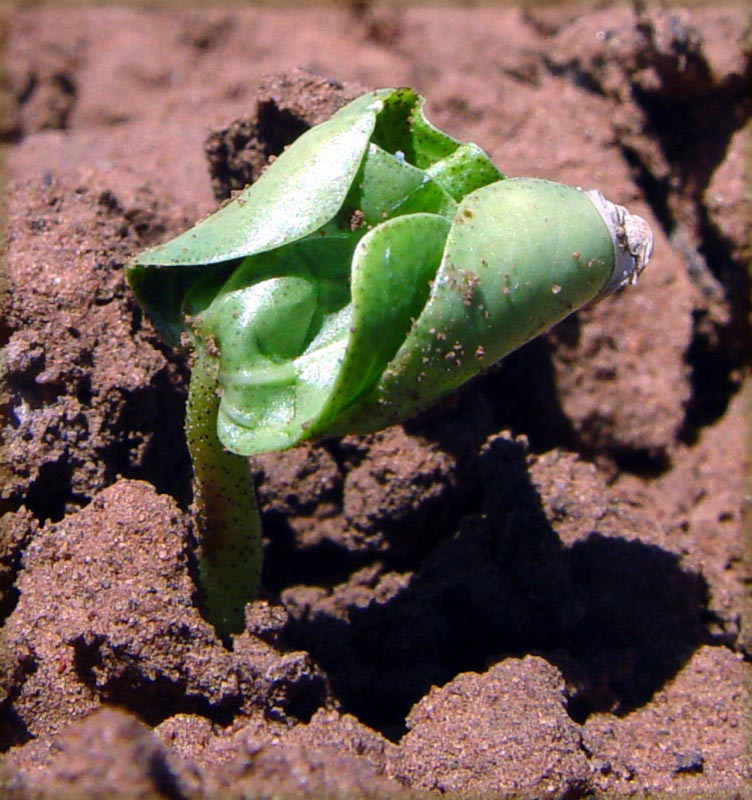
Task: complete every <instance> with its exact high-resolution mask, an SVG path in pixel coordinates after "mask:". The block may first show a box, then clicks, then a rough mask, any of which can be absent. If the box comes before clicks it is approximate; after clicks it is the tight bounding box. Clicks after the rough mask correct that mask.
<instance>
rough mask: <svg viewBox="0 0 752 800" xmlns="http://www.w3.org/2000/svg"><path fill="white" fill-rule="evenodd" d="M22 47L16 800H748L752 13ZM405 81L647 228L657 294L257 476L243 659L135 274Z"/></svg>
mask: <svg viewBox="0 0 752 800" xmlns="http://www.w3.org/2000/svg"><path fill="white" fill-rule="evenodd" d="M5 22H6V36H5V40H6V44H5V81H4V87H5V93H6V99H7V103H6V106H7V108H6V111H7V113H6V114H5V117H4V118H3V120H2V127H1V128H0V134H1V135H2V137H3V141H4V143H5V158H6V171H7V175H8V180H9V191H8V193H7V197H6V207H7V225H6V243H5V247H4V262H5V263H4V275H3V279H4V282H3V286H2V290H3V293H2V304H3V309H2V318H1V319H2V322H1V324H0V344H2V353H3V358H2V370H3V379H2V404H1V406H0V408H1V409H2V411H1V412H0V413H1V416H0V424H1V425H2V437H3V438H2V442H3V450H2V460H1V462H0V464H1V466H2V480H0V513H1V514H2V527H1V528H0V608H1V610H2V615H3V618H4V620H5V622H4V626H3V628H2V633H1V634H0V635H1V637H2V647H1V648H0V745H1V746H2V751H3V756H2V762H1V763H0V793H1V794H2V796H4V797H10V798H27V797H28V798H31V797H33V798H61V797H88V798H93V797H123V798H145V797H162V798H171V799H173V800H174V799H176V798H177V799H180V800H193V798H204V797H223V798H250V797H253V798H262V797H272V796H273V797H316V798H324V797H373V798H382V797H383V798H387V797H392V798H418V797H436V796H439V795H442V794H443V795H448V796H450V797H484V798H485V797H492V798H513V797H514V798H516V797H530V798H532V797H550V798H566V799H567V800H573V798H581V797H609V798H612V797H646V798H655V797H663V796H674V797H677V798H678V797H681V798H687V797H692V796H695V797H713V798H721V797H724V798H743V797H749V796H750V794H749V790H748V789H747V788H746V786H747V784H748V783H749V781H750V778H752V774H751V770H750V762H749V751H748V744H749V742H748V733H749V731H748V728H747V722H746V712H748V711H749V704H748V692H747V689H748V681H749V672H750V665H749V656H750V654H751V650H750V648H751V642H752V638H751V637H750V618H749V616H745V602H746V600H747V597H746V594H745V592H746V591H748V585H749V562H748V560H746V559H747V558H748V556H749V552H747V553H746V555H745V551H744V546H743V544H744V543H743V531H742V528H743V521H742V513H741V512H742V498H743V484H744V475H745V470H748V461H747V460H746V459H747V457H748V454H747V453H746V452H745V450H744V445H745V440H746V437H747V436H748V435H749V434H748V431H747V430H746V429H745V402H746V401H745V397H746V394H745V392H746V387H745V385H744V383H743V381H742V377H743V372H744V368H745V361H744V359H745V353H746V351H747V348H748V346H749V339H750V336H749V296H750V291H749V290H750V286H749V273H748V271H747V264H748V260H749V255H750V252H749V251H750V221H749V220H750V213H749V207H748V205H745V203H748V194H745V192H748V186H749V183H746V184H745V169H746V167H747V165H748V163H749V160H748V159H749V150H748V148H749V133H750V125H751V124H752V123H750V105H751V104H750V97H749V94H748V91H747V88H746V87H748V85H749V81H750V78H752V67H751V64H752V39H751V37H750V17H749V16H748V15H747V14H746V13H745V12H744V10H743V8H742V6H740V5H735V6H728V7H725V6H715V5H714V6H709V7H707V8H703V7H701V6H700V7H696V8H693V10H691V11H687V10H684V9H681V8H673V9H671V10H655V9H652V8H648V9H647V10H645V9H642V10H640V9H639V8H637V9H635V8H631V7H628V6H622V5H619V6H609V7H605V8H602V9H601V10H598V11H591V12H589V13H585V12H584V11H582V10H581V9H579V8H578V7H577V6H576V5H573V6H564V7H561V8H541V7H536V6H533V7H531V8H530V9H529V10H527V11H525V10H522V9H519V8H515V7H510V8H494V7H483V8H475V9H470V8H459V7H456V8H455V7H437V8H402V9H394V8H391V9H390V8H384V7H380V6H372V5H371V4H369V3H368V2H360V3H353V4H352V5H349V6H321V7H316V8H300V9H297V10H294V11H293V10H292V9H286V10H283V11H278V10H273V9H271V8H263V7H258V8H253V9H250V8H249V9H244V10H235V9H228V10H217V9H214V10H204V11H199V10H179V11H167V10H159V9H157V8H151V9H147V8H144V9H138V8H116V7H114V8H93V7H92V8H68V9H62V8H60V9H55V8H47V9H42V8H38V9H34V8H27V9H25V10H22V9H17V10H13V9H12V8H11V9H10V10H7V13H6V19H5ZM298 67H304V68H306V69H302V70H301V69H297V68H298ZM269 76H271V77H269ZM394 85H411V86H414V87H416V88H417V89H418V90H419V91H420V92H421V93H423V94H424V95H426V96H427V98H428V112H429V115H430V116H431V118H432V119H433V120H434V121H435V122H436V123H437V124H438V125H439V126H440V127H443V128H445V129H446V130H448V131H450V132H451V133H453V134H454V135H456V136H458V137H459V138H462V139H465V140H471V141H475V142H477V143H479V144H480V145H481V146H482V147H484V148H485V149H486V150H487V151H488V152H489V153H490V154H491V156H492V157H493V158H494V160H495V161H496V163H497V164H498V165H499V166H500V167H501V169H502V170H504V171H506V172H507V173H508V174H510V175H535V176H541V177H547V178H551V179H554V180H560V181H563V182H567V183H571V184H575V185H582V186H586V187H597V188H600V189H601V190H602V191H604V193H605V194H607V196H609V197H610V198H612V199H614V200H616V201H618V202H620V203H623V204H625V205H627V206H629V207H630V209H631V210H634V211H635V212H637V213H639V214H641V215H643V216H645V217H646V218H647V219H648V220H649V221H650V222H651V224H652V226H653V228H654V230H655V232H656V237H657V238H656V252H655V257H654V261H653V263H652V264H651V266H650V268H649V270H648V271H647V272H646V274H645V275H644V277H643V280H641V282H640V284H639V285H638V286H637V287H636V288H634V289H630V290H629V291H628V292H625V293H624V294H623V295H621V296H618V297H613V298H609V299H608V300H606V301H604V302H602V303H600V304H598V305H596V306H594V307H591V308H588V309H586V310H584V311H583V312H581V313H579V314H578V315H576V316H574V317H572V318H570V319H568V320H566V321H565V322H564V323H562V324H561V325H559V326H558V327H557V328H556V329H554V330H553V331H551V332H550V333H549V334H547V335H546V336H544V337H542V338H541V339H539V340H537V341H535V342H533V343H531V344H530V345H528V346H526V347H524V348H522V349H521V350H520V351H518V352H516V353H514V354H513V355H511V356H510V357H508V358H507V359H506V360H505V361H504V362H503V363H502V364H501V365H499V366H498V367H496V368H495V369H493V370H492V371H490V372H489V373H488V374H486V375H484V376H483V377H481V378H480V379H478V380H476V381H475V382H474V383H473V384H472V385H470V386H468V387H466V388H465V389H464V390H463V391H461V392H460V393H459V394H457V395H456V396H454V397H452V398H450V399H448V400H447V401H445V402H444V403H442V404H441V405H440V406H439V407H437V408H435V409H433V410H432V411H431V412H430V413H426V414H424V415H423V416H421V417H419V418H417V419H415V420H412V421H410V422H409V423H407V424H405V425H403V426H398V427H394V428H390V429H388V430H386V431H383V432H381V433H378V434H375V435H372V436H367V437H346V438H345V439H343V440H337V441H325V442H322V443H319V444H316V445H306V446H303V447H299V448H297V449H295V450H292V451H290V452H286V453H282V454H274V455H268V456H265V457H262V458H257V459H254V460H253V464H252V465H253V471H254V476H255V480H256V483H257V486H258V489H259V493H260V498H261V503H262V507H263V515H264V523H265V530H266V544H265V546H266V560H265V588H264V596H263V597H262V599H260V600H259V601H257V602H256V603H254V604H252V605H251V606H249V608H248V614H247V630H246V632H244V633H243V634H242V635H241V636H238V637H237V638H236V640H235V644H234V648H233V649H232V650H228V649H225V648H223V647H222V645H221V644H220V643H219V642H218V641H217V639H216V638H215V636H214V634H213V631H212V629H211V628H210V627H209V626H208V625H207V624H206V623H205V622H204V620H203V619H202V617H201V616H200V614H199V612H198V611H197V610H196V605H195V583H194V575H195V560H194V555H193V546H194V530H193V527H192V521H191V517H190V514H189V507H190V501H191V497H190V466H189V463H188V459H187V453H186V449H185V443H184V438H183V434H182V430H181V425H182V410H183V405H184V402H185V394H186V378H187V369H186V366H185V362H184V360H183V359H182V357H181V356H180V355H179V354H176V353H172V352H170V351H169V350H167V349H166V348H165V347H163V346H162V345H161V344H160V342H159V341H158V339H157V337H156V336H155V334H154V332H153V330H152V329H151V327H150V326H149V324H148V323H147V322H146V321H145V320H144V318H143V317H142V315H141V313H140V311H139V309H138V308H137V306H136V305H135V303H134V301H133V299H132V298H131V296H130V294H129V292H128V290H127V288H126V286H125V283H124V280H123V266H124V264H125V263H126V262H127V260H128V258H129V257H130V256H132V255H133V254H134V253H135V252H136V251H138V250H139V249H141V248H143V247H144V246H146V245H148V244H152V243H155V242H157V241H161V240H164V239H166V238H167V237H169V236H171V235H174V234H175V233H177V232H179V231H181V230H183V229H184V228H186V227H187V226H188V225H189V224H190V223H191V222H192V221H194V220H195V219H196V218H197V217H198V216H200V215H202V214H205V213H208V212H209V211H211V210H212V209H213V208H215V207H216V204H217V202H218V201H220V200H222V199H223V198H225V197H227V196H229V194H230V193H231V192H232V191H233V190H234V189H236V188H239V187H240V186H243V185H244V184H245V183H247V182H249V181H252V180H254V179H255V178H256V177H257V176H258V174H259V171H260V170H261V169H262V168H263V166H264V164H265V163H266V161H267V159H268V158H269V157H270V156H273V155H274V154H276V153H278V152H280V150H281V148H282V147H284V145H285V144H287V143H288V142H289V141H291V140H292V139H293V138H294V137H295V136H297V135H298V134H299V133H300V132H301V131H303V130H305V129H306V128H307V127H308V126H309V125H311V124H314V123H316V122H319V121H321V120H322V119H323V118H325V117H326V116H328V115H329V114H330V113H331V112H332V111H333V110H334V109H335V108H337V107H339V106H340V105H341V104H343V103H344V102H345V101H346V100H347V99H348V98H350V97H352V96H354V95H355V94H357V93H358V92H359V91H362V90H363V89H368V88H374V87H377V86H394Z"/></svg>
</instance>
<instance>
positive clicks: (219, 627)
mask: <svg viewBox="0 0 752 800" xmlns="http://www.w3.org/2000/svg"><path fill="white" fill-rule="evenodd" d="M218 411H219V395H218V384H217V376H216V366H215V364H214V362H213V361H212V360H211V359H210V358H209V357H207V356H206V355H205V354H202V353H199V354H197V356H196V361H195V364H194V365H193V370H192V372H191V381H190V388H189V392H188V403H187V406H186V413H185V432H186V439H187V441H188V449H189V451H190V454H191V461H192V462H193V496H194V505H195V507H196V512H197V523H198V529H199V536H200V544H201V560H200V562H199V581H200V584H201V589H202V590H203V594H204V604H205V609H206V617H207V619H208V620H209V622H211V624H212V625H213V626H214V628H215V629H216V631H217V633H218V634H219V636H220V638H222V639H225V640H226V639H228V638H229V635H230V634H232V633H240V632H241V631H242V630H243V628H244V625H245V613H244V609H245V604H246V603H248V602H250V601H251V600H253V599H254V598H255V597H256V596H257V594H258V591H259V587H260V583H261V555H262V552H261V518H260V516H259V512H258V506H257V504H256V494H255V491H254V488H253V481H252V479H251V474H250V470H249V467H248V461H247V459H245V458H244V457H242V456H239V455H236V454H235V453H231V452H229V451H228V450H226V449H225V448H224V447H223V446H222V443H221V442H220V441H219V438H218V436H217V413H218Z"/></svg>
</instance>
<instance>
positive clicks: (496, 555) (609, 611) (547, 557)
mask: <svg viewBox="0 0 752 800" xmlns="http://www.w3.org/2000/svg"><path fill="white" fill-rule="evenodd" d="M480 471H481V480H482V485H483V490H484V496H485V501H484V506H483V508H482V511H481V513H478V514H474V515H470V516H466V517H464V518H463V520H462V521H461V523H460V525H459V529H458V531H457V534H456V536H454V537H452V538H451V539H448V540H445V541H443V542H441V543H440V544H439V545H438V546H437V547H436V549H435V550H434V551H433V552H432V553H431V554H430V555H429V556H428V557H427V558H426V559H425V561H424V562H423V564H422V566H421V568H420V569H419V570H418V571H417V572H416V573H415V575H414V576H413V577H412V579H411V580H410V581H409V583H408V584H407V585H406V586H405V587H404V588H403V589H402V590H400V591H399V592H398V593H396V594H395V595H394V596H392V597H391V598H390V599H389V600H387V601H385V602H379V601H376V600H375V599H374V600H371V602H370V603H368V604H367V605H365V606H363V605H356V604H353V605H351V606H350V607H349V608H348V612H347V614H346V615H335V614H333V613H329V612H327V611H324V610H318V611H317V610H316V609H315V608H314V609H312V610H311V611H310V613H308V614H307V615H305V616H303V617H297V618H294V619H292V620H291V623H290V629H289V634H290V636H291V638H292V639H293V640H294V641H295V644H296V645H298V646H303V647H305V648H307V649H308V650H309V651H310V652H311V653H312V654H313V655H314V656H315V658H316V659H317V660H318V661H319V663H320V664H321V665H322V666H323V667H324V668H325V669H326V670H327V673H328V675H329V678H330V681H331V685H332V688H333V690H334V692H335V693H336V695H337V696H338V697H339V699H340V700H341V702H342V704H343V706H344V708H345V709H346V710H347V711H349V712H350V713H353V714H355V715H356V716H357V717H359V718H360V719H361V720H362V721H363V722H365V723H366V724H368V725H371V726H372V727H375V728H378V729H380V730H382V731H384V733H385V734H387V735H388V736H390V737H392V738H395V739H396V738H399V736H400V735H401V734H402V733H403V732H404V719H405V716H406V715H407V713H408V711H409V710H410V708H411V706H412V705H413V704H414V703H415V702H416V701H417V700H418V699H419V698H421V697H422V696H423V695H424V694H425V693H426V692H427V691H428V689H429V688H430V687H431V686H432V685H439V686H440V685H443V684H445V683H446V682H447V681H449V680H451V679H452V678H453V677H454V676H455V675H457V674H458V673H460V672H465V671H470V670H476V671H483V670H484V669H486V668H487V666H488V665H489V664H490V663H493V662H495V661H498V660H499V659H501V658H503V657H505V656H509V655H523V654H525V653H538V654H541V655H543V656H544V657H546V658H548V659H549V660H550V661H552V662H553V663H555V664H556V665H557V666H558V667H559V668H560V669H561V670H562V671H563V673H564V676H565V678H566V681H567V685H568V687H569V692H570V705H569V710H570V713H571V714H572V716H573V718H575V719H576V720H577V721H583V720H584V719H586V718H587V716H588V715H589V714H591V713H593V712H595V711H597V710H611V711H615V712H616V713H626V712H627V711H629V710H631V709H634V708H636V707H637V706H639V705H641V704H642V703H644V702H645V701H647V700H648V699H649V698H650V697H651V695H652V694H653V693H654V692H655V691H657V690H658V689H659V688H660V687H661V686H662V685H663V684H664V683H665V681H666V680H667V679H668V678H670V677H671V676H672V675H674V674H675V673H676V671H677V670H678V669H679V668H680V667H681V665H682V664H683V663H685V661H686V660H687V658H688V657H689V655H690V654H691V652H692V651H693V650H694V649H695V648H696V647H697V646H699V644H700V643H702V642H704V641H707V640H708V635H707V632H706V630H705V629H704V627H703V624H702V614H703V609H704V606H705V603H706V593H707V587H706V585H705V582H704V580H703V579H702V578H701V576H699V575H697V574H694V573H691V572H687V571H685V570H683V569H682V568H681V567H680V565H679V563H678V560H677V558H676V557H675V556H674V555H672V554H671V553H668V552H666V551H664V550H661V549H660V548H658V547H655V546H652V545H648V544H644V543H641V542H639V541H627V540H625V539H622V538H614V537H613V536H605V535H602V534H600V533H598V532H597V531H593V532H591V533H589V535H587V536H586V537H585V538H583V539H578V540H577V541H576V542H575V543H574V544H572V545H571V546H569V547H567V546H565V545H564V544H563V543H562V541H561V540H560V539H559V537H558V536H557V534H556V532H555V531H554V529H553V528H552V527H551V524H550V523H549V520H548V519H547V517H546V514H545V512H544V509H543V506H542V502H541V498H540V496H539V495H538V493H537V491H536V489H535V487H534V486H533V484H532V482H531V479H530V475H529V473H528V471H527V468H526V464H525V452H524V448H523V446H522V445H521V444H519V443H516V442H512V441H509V440H508V439H505V438H502V437H497V438H495V439H493V440H491V442H490V443H489V444H488V445H487V446H486V447H484V449H483V451H482V453H481V469H480Z"/></svg>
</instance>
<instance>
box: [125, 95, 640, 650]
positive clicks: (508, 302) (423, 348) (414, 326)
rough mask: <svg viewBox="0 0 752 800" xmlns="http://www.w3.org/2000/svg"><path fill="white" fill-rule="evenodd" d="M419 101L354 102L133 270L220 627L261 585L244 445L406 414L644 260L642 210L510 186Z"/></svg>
mask: <svg viewBox="0 0 752 800" xmlns="http://www.w3.org/2000/svg"><path fill="white" fill-rule="evenodd" d="M422 109H423V99H422V98H420V97H419V96H418V95H417V94H415V93H414V92H413V91H412V90H410V89H398V90H393V89H381V90H379V91H375V92H371V93H369V94H366V95H364V96H362V97H360V98H358V99H357V100H355V101H354V102H352V103H350V104H349V105H347V106H345V107H344V108H342V109H341V110H340V111H339V112H337V113H336V114H335V115H334V116H333V117H332V118H331V119H330V120H328V121H327V122H325V123H323V124H321V125H318V126H317V127H315V128H312V129H311V130H309V131H307V132H306V133H304V134H303V135H302V136H301V137H300V138H299V139H298V140H297V141H295V142H294V144H293V145H292V146H290V147H289V148H288V149H287V150H286V151H285V152H284V153H282V154H281V155H280V156H279V158H277V159H276V161H274V163H273V164H271V165H270V166H269V167H268V169H267V170H266V171H265V172H264V173H263V174H262V175H261V177H260V178H259V180H258V181H257V182H256V183H254V184H253V185H252V186H249V187H248V188H247V189H246V190H245V191H244V192H242V193H241V194H240V195H238V196H237V197H236V198H235V199H234V200H233V201H232V202H231V203H229V204H228V205H226V206H224V207H223V208H221V209H220V210H219V211H218V212H217V213H215V214H214V215H212V216H210V217H208V218H207V219H205V220H203V221H202V222H200V223H198V224H197V225H196V226H195V227H194V228H192V229H191V230H189V231H188V232H186V233H184V234H182V235H180V236H178V237H177V238H175V239H173V240H172V241H170V242H167V243H166V244H164V245H161V246H159V247H155V248H151V249H149V250H147V251H145V252H143V253H141V254H140V255H139V256H138V257H137V258H136V259H135V260H134V261H133V263H132V264H131V265H130V266H129V268H128V272H127V275H128V280H129V282H130V285H131V287H132V288H133V291H134V292H135V295H136V297H137V298H138V301H139V302H140V304H141V305H142V306H143V308H144V309H145V311H146V313H147V315H148V316H149V318H150V319H151V320H152V322H153V323H154V325H155V327H156V328H157V330H158V331H159V332H160V333H161V334H162V336H163V337H164V338H165V339H166V340H167V341H168V342H171V343H173V344H177V343H178V342H179V341H180V337H181V335H187V338H188V341H189V343H190V346H191V348H192V349H193V352H194V363H193V369H192V376H191V384H190V392H189V401H188V406H187V412H186V431H187V438H188V444H189V448H190V451H191V456H192V459H193V465H194V481H195V495H196V500H197V507H198V509H199V512H200V515H199V524H200V528H201V531H202V560H201V570H200V571H201V575H200V577H201V582H202V584H203V586H202V588H203V591H204V594H205V602H206V609H207V615H208V618H209V620H210V621H211V622H212V623H213V624H214V625H215V627H216V629H217V630H218V632H219V633H220V635H222V636H224V637H227V636H228V635H229V634H230V633H235V632H238V631H240V630H242V628H243V624H244V606H245V603H246V602H247V601H249V600H251V599H253V597H254V596H255V595H256V593H257V591H258V587H259V581H260V569H261V533H260V523H259V519H258V511H257V510H256V505H255V499H254V493H253V488H252V486H251V482H250V479H249V474H248V469H247V464H246V460H245V458H244V457H245V456H249V455H252V454H256V453H263V452H267V451H270V450H280V449H284V448H288V447H292V446H294V445H296V444H298V443H299V442H301V441H303V440H306V439H311V438H319V437H322V436H330V435H341V434H345V433H354V432H368V431H374V430H377V429H380V428H382V427H385V426H387V425H390V424H392V423H394V422H397V421H399V420H403V419H405V418H407V417H409V416H411V415H413V414H415V413H416V412H417V411H419V410H420V409H422V408H425V407H426V406H428V405H430V404H431V403H433V402H434V401H435V400H437V399H438V398H440V397H442V396H443V395H446V394H447V393H448V392H451V391H452V390H453V389H455V388H456V387H458V386H460V385H461V384H462V383H464V382H465V381H467V380H468V379H470V378H472V377H473V376H474V375H476V374H477V373H478V372H480V371H481V370H482V369H483V368H484V367H487V366H489V365H491V364H493V363H494V362H496V361H498V360H499V359H500V358H501V357H502V356H504V355H506V354H507V353H509V352H510V351H512V350H514V349H515V348H517V347H519V346H520V345H522V344H524V343H525V342H527V341H528V340H530V339H531V338H533V337H534V336H537V335H538V334H539V333H541V332H543V331H545V330H547V329H548V328H550V327H551V326H552V325H554V324H555V323H556V322H558V321H559V320H561V319H562V318H564V317H565V316H567V315H568V314H569V313H571V312H572V311H574V310H576V309H577V308H580V307H581V306H583V305H584V304H586V303H588V302H590V301H592V300H594V299H597V298H599V297H602V296H603V295H605V294H608V293H610V292H612V291H614V290H615V289H617V288H619V287H621V286H623V285H625V284H627V283H634V281H635V280H636V278H637V276H638V275H639V273H640V272H641V271H642V269H643V268H644V267H645V265H646V264H647V262H648V259H649V258H650V255H651V251H652V235H651V233H650V229H649V228H648V226H647V224H646V223H645V222H644V220H642V219H640V218H639V217H634V216H631V215H630V214H628V213H627V212H626V211H625V209H623V208H622V207H620V206H616V205H613V204H612V203H610V202H608V201H607V200H605V199H604V198H603V197H602V195H601V194H600V193H599V192H582V191H580V190H579V189H574V188H570V187H567V186H563V185H561V184H557V183H552V182H550V181H544V180H536V179H527V178H522V179H506V178H505V177H504V176H503V175H502V174H501V173H500V172H499V171H498V170H497V169H496V167H495V166H494V165H493V164H492V163H491V161H490V160H489V159H488V157H487V156H486V155H485V153H484V152H483V151H482V150H481V149H480V148H478V147H477V146H476V145H474V144H462V143H461V142H459V141H457V140H456V139H453V138H451V137H450V136H447V135H446V134H445V133H442V132H441V131H439V130H437V129H436V128H434V127H433V126H432V125H431V124H430V123H429V122H428V121H427V120H426V118H425V116H424V115H423V110H422Z"/></svg>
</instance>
